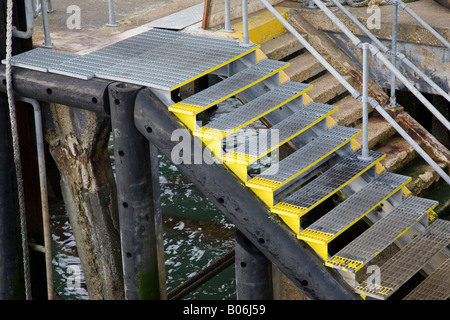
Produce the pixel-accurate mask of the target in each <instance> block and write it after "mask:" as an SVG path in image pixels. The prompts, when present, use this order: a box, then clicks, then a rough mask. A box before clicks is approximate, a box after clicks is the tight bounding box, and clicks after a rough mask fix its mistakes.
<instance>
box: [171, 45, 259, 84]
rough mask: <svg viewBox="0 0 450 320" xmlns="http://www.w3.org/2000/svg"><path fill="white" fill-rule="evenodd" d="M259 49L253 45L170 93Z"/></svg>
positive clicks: (184, 82)
mask: <svg viewBox="0 0 450 320" xmlns="http://www.w3.org/2000/svg"><path fill="white" fill-rule="evenodd" d="M260 47H261V46H260V45H259V44H258V45H255V46H254V47H251V48H249V49H248V50H247V51H245V52H243V53H241V54H238V55H236V56H235V57H233V58H232V59H230V60H228V61H225V62H223V63H221V64H219V65H217V66H215V67H213V68H211V69H208V70H206V71H205V72H202V73H199V74H198V75H196V76H194V77H192V78H190V79H188V80H186V81H183V82H181V83H179V84H177V85H176V86H174V87H172V88H170V91H173V90H175V89H178V88H181V87H182V86H184V85H186V84H188V83H191V82H192V81H194V80H196V79H198V78H201V77H203V76H205V75H207V74H208V73H211V72H213V71H215V70H217V69H220V68H222V67H223V66H226V65H227V64H230V63H231V62H233V61H235V60H238V59H240V58H242V57H244V56H246V55H248V54H249V53H251V52H253V51H255V50H257V49H259V48H260Z"/></svg>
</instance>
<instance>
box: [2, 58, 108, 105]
mask: <svg viewBox="0 0 450 320" xmlns="http://www.w3.org/2000/svg"><path fill="white" fill-rule="evenodd" d="M12 82H13V89H14V93H15V94H16V95H17V96H22V97H29V98H32V99H36V100H38V101H41V102H49V103H50V102H53V103H57V104H62V105H66V106H71V107H75V108H80V109H85V110H89V111H94V112H99V113H106V114H109V98H108V85H109V84H110V83H111V81H107V80H102V79H91V80H82V79H76V78H72V77H68V76H63V75H58V74H52V73H47V72H39V71H34V70H28V69H23V68H14V69H13V70H12ZM0 92H4V93H5V92H6V77H5V66H4V65H1V66H0Z"/></svg>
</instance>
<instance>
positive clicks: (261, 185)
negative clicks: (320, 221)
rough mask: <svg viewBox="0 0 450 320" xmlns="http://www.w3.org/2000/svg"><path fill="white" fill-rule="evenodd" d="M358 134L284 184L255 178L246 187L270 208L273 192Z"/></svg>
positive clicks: (352, 138)
mask: <svg viewBox="0 0 450 320" xmlns="http://www.w3.org/2000/svg"><path fill="white" fill-rule="evenodd" d="M360 134H361V131H359V132H357V133H355V135H353V136H352V137H350V138H349V139H347V140H345V141H344V142H342V143H341V144H339V145H338V146H337V147H335V148H333V149H332V150H330V151H329V152H328V153H326V154H325V155H323V156H322V157H320V158H319V159H317V160H316V161H314V162H313V163H311V164H310V165H309V166H307V167H305V168H303V169H302V170H300V171H299V172H297V173H296V174H295V175H293V176H291V177H290V178H289V179H287V180H285V181H284V182H278V181H273V180H269V179H265V178H258V177H256V178H253V179H251V180H249V181H247V182H246V186H247V187H249V188H251V189H252V190H253V192H255V193H257V194H258V195H261V197H263V198H261V197H260V198H261V200H263V201H264V203H266V204H267V205H268V206H269V207H270V208H271V207H273V205H274V204H273V192H275V191H276V190H277V189H279V188H281V187H282V186H284V185H285V184H287V183H289V182H290V181H292V180H293V179H295V178H296V177H298V176H299V175H300V174H302V173H304V172H306V171H307V170H309V169H310V168H312V167H313V166H315V165H316V164H317V163H319V162H320V161H322V160H323V159H325V158H326V157H328V156H329V155H331V154H332V153H333V152H335V151H337V150H339V149H340V148H342V147H343V146H344V145H345V144H347V143H349V142H350V141H352V140H354V139H355V138H356V137H357V136H358V135H360ZM257 190H258V192H257ZM260 191H267V192H264V193H262V192H260Z"/></svg>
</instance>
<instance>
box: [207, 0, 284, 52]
mask: <svg viewBox="0 0 450 320" xmlns="http://www.w3.org/2000/svg"><path fill="white" fill-rule="evenodd" d="M275 10H277V11H278V12H279V13H280V14H281V15H282V16H283V17H284V18H285V19H286V18H287V13H288V11H289V10H291V9H290V8H286V7H275ZM231 28H232V29H234V30H235V32H233V33H232V35H233V37H235V38H237V39H239V40H241V41H242V37H243V28H242V22H238V23H236V24H233V25H232V26H231ZM285 31H286V28H285V27H284V26H283V25H282V24H281V22H279V21H278V20H277V19H276V18H275V17H274V16H273V14H272V13H270V12H269V11H268V10H264V11H261V12H260V13H257V14H253V15H251V16H250V17H249V18H248V36H249V39H250V42H252V43H261V42H264V41H266V40H268V39H270V38H272V37H275V36H277V35H279V34H281V33H283V32H285ZM216 32H217V33H224V34H227V35H229V33H226V32H223V31H222V30H218V31H216Z"/></svg>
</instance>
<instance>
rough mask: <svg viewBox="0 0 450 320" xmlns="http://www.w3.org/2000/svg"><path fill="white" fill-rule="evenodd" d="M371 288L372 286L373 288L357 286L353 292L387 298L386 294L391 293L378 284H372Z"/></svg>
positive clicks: (387, 288) (389, 289) (390, 289)
mask: <svg viewBox="0 0 450 320" xmlns="http://www.w3.org/2000/svg"><path fill="white" fill-rule="evenodd" d="M372 286H373V288H369V287H367V286H363V285H359V286H357V287H355V291H360V292H367V293H372V294H378V295H383V296H387V295H388V293H389V292H391V291H392V288H390V287H384V286H380V285H379V284H375V283H374V284H372Z"/></svg>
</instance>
